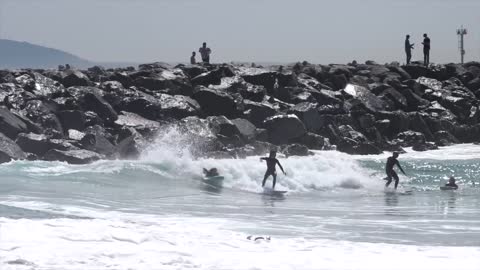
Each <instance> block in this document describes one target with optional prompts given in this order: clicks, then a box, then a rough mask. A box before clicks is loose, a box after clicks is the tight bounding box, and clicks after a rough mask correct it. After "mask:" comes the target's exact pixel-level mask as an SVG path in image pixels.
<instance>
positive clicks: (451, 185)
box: [445, 183, 458, 189]
mask: <svg viewBox="0 0 480 270" xmlns="http://www.w3.org/2000/svg"><path fill="white" fill-rule="evenodd" d="M445 186H446V187H450V188H453V189H458V185H457V184H455V183H447V184H445Z"/></svg>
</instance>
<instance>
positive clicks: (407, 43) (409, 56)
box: [405, 39, 413, 65]
mask: <svg viewBox="0 0 480 270" xmlns="http://www.w3.org/2000/svg"><path fill="white" fill-rule="evenodd" d="M412 49H413V45H412V44H410V40H409V39H406V40H405V53H406V54H407V65H410V60H411V59H412Z"/></svg>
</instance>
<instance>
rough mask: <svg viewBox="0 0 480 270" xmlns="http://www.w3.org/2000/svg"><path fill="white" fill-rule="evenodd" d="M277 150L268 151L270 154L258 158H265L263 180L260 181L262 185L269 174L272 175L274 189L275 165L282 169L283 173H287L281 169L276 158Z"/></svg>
mask: <svg viewBox="0 0 480 270" xmlns="http://www.w3.org/2000/svg"><path fill="white" fill-rule="evenodd" d="M276 156H277V152H276V151H270V156H269V157H263V158H260V160H265V161H266V162H267V171H266V172H265V176H264V177H263V182H262V187H264V186H265V182H266V181H267V178H268V177H269V176H270V175H271V176H273V186H272V189H275V184H276V182H277V171H276V166H277V164H278V166H279V167H280V169H281V170H282V172H283V174H285V175H287V174H286V173H285V171H284V170H283V167H282V165H281V164H280V162H279V161H278V159H276Z"/></svg>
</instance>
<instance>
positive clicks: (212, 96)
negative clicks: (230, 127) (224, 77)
mask: <svg viewBox="0 0 480 270" xmlns="http://www.w3.org/2000/svg"><path fill="white" fill-rule="evenodd" d="M193 98H194V99H195V100H196V101H197V102H198V103H199V104H200V106H201V108H202V111H204V112H205V113H206V114H208V115H225V116H227V117H235V116H236V115H238V111H237V105H236V103H235V100H234V98H233V97H232V96H231V95H229V94H227V93H224V92H220V91H218V90H213V89H209V88H205V87H202V86H200V87H197V88H195V91H194V94H193Z"/></svg>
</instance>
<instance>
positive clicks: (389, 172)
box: [385, 152, 407, 189]
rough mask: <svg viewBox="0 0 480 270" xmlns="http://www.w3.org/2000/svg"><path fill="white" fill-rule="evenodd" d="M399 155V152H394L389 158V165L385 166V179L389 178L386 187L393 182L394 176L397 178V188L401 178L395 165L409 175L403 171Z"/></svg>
mask: <svg viewBox="0 0 480 270" xmlns="http://www.w3.org/2000/svg"><path fill="white" fill-rule="evenodd" d="M398 156H399V154H398V152H393V155H392V156H391V157H389V158H388V159H387V165H386V166H385V172H386V173H387V177H386V178H385V180H387V184H386V185H385V187H388V186H389V185H390V183H392V178H393V179H395V189H397V186H398V182H399V181H400V179H399V178H398V175H397V173H396V172H395V171H394V170H393V167H394V166H395V165H397V166H398V168H399V169H400V171H402V173H403V174H405V175H407V174H406V173H405V172H404V171H403V169H402V166H400V163H399V162H398V160H397V158H398Z"/></svg>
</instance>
